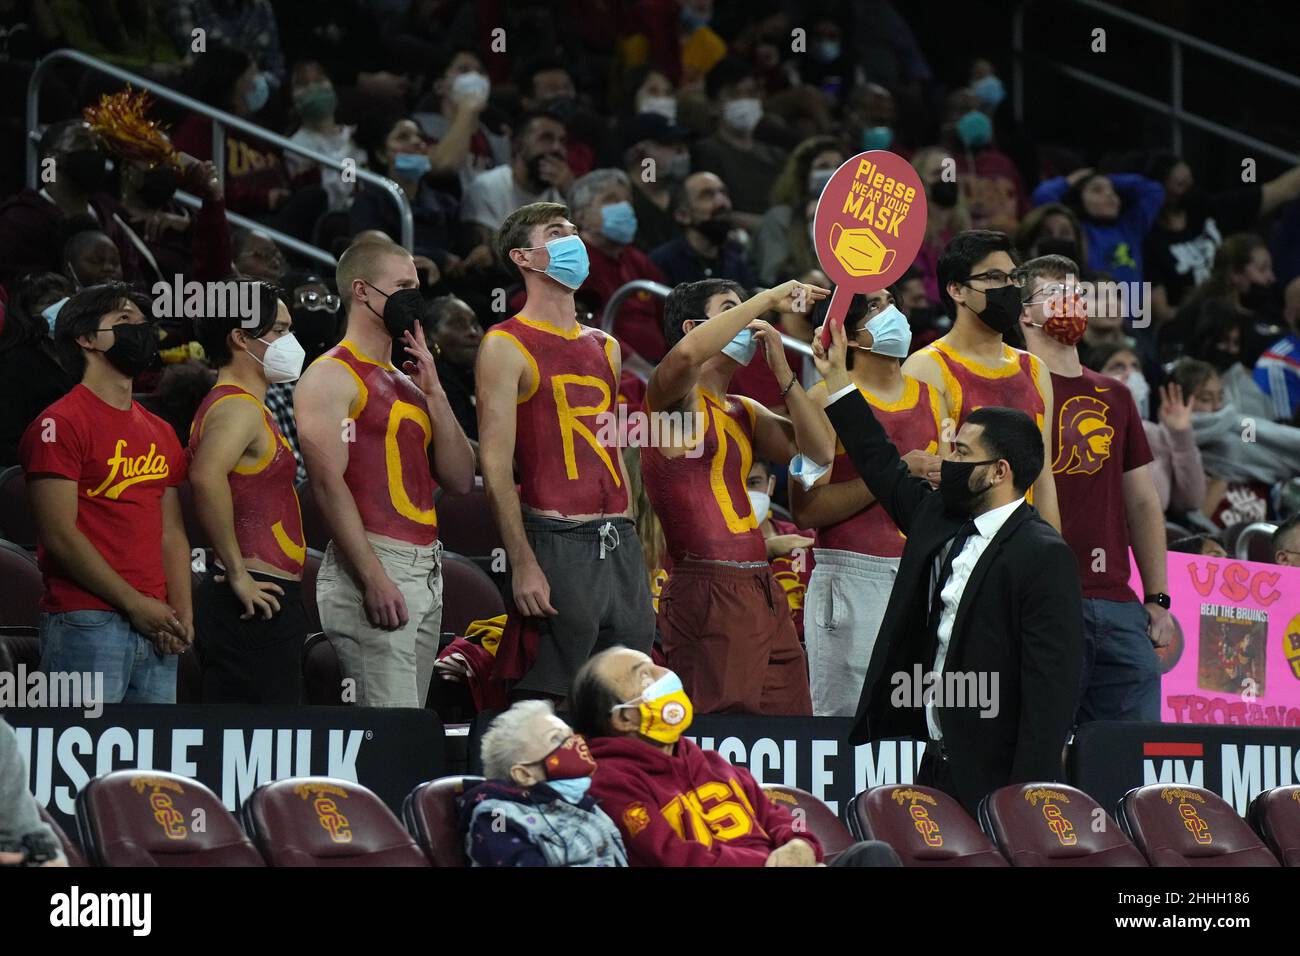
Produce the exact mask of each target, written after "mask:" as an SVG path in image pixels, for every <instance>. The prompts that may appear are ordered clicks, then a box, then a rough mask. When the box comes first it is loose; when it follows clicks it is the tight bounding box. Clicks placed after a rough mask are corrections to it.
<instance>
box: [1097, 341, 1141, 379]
mask: <svg viewBox="0 0 1300 956" xmlns="http://www.w3.org/2000/svg"><path fill="white" fill-rule="evenodd" d="M1120 352H1132V353H1133V354H1134V355H1137V354H1138V351H1137V349H1135V348H1134V347H1133V346H1131V345H1129V344H1128V343H1127V342H1102V343H1101V344H1100V345H1095V346H1093V347H1092V348H1090V349H1088V350H1087V351H1086V352H1085V353H1084V354H1083V364H1084V365H1086V366H1088V368H1090V369H1092V370H1093V371H1094V372H1100V371H1101V370H1102V369H1103V368H1105V367H1106V363H1107V362H1109V361H1110V360H1111V359H1112V358H1114V357H1115V356H1116V355H1118V354H1119V353H1120Z"/></svg>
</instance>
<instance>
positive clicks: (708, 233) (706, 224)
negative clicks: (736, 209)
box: [691, 215, 731, 246]
mask: <svg viewBox="0 0 1300 956" xmlns="http://www.w3.org/2000/svg"><path fill="white" fill-rule="evenodd" d="M691 228H692V229H694V230H695V231H696V232H698V233H699V234H700V235H701V236H703V237H704V238H705V239H707V240H708V241H709V242H711V243H713V245H715V246H720V245H722V244H723V243H724V242H726V241H727V235H728V234H729V233H730V232H731V217H730V216H726V215H723V216H714V217H713V218H712V219H705V220H704V221H703V222H697V223H695V224H694V225H692V226H691Z"/></svg>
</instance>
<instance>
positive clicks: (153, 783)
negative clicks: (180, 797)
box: [131, 777, 190, 840]
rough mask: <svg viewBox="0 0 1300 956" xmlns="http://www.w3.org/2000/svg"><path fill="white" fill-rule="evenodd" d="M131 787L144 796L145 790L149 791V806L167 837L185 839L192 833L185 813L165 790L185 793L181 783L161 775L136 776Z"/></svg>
mask: <svg viewBox="0 0 1300 956" xmlns="http://www.w3.org/2000/svg"><path fill="white" fill-rule="evenodd" d="M131 787H132V789H134V790H135V792H136V793H139V794H141V795H142V796H143V795H144V792H145V790H148V791H149V808H150V809H151V810H152V811H153V818H154V820H155V821H156V822H157V824H158V826H160V827H162V831H163V833H165V834H166V835H167V839H169V840H184V839H185V838H186V837H187V836H189V835H190V831H189V829H188V828H187V827H186V826H185V815H184V814H183V813H181V812H180V811H179V810H177V809H176V807H175V805H174V804H173V803H172V798H171V795H170V794H167V793H164V792H163V791H164V790H170V791H172V792H173V793H177V794H184V793H185V789H184V788H183V787H182V786H181V785H180V784H179V783H175V782H174V781H171V780H164V779H161V778H159V777H136V778H135V779H134V780H132V781H131Z"/></svg>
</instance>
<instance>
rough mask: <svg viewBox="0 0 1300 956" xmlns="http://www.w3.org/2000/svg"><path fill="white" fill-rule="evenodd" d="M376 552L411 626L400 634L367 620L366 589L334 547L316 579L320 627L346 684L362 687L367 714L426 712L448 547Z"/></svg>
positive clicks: (382, 547) (359, 696) (382, 546)
mask: <svg viewBox="0 0 1300 956" xmlns="http://www.w3.org/2000/svg"><path fill="white" fill-rule="evenodd" d="M370 546H371V547H372V548H373V549H374V551H375V557H377V558H378V559H379V563H380V564H382V565H383V566H384V570H385V571H386V572H388V576H389V577H390V578H392V580H393V584H395V585H396V586H397V589H398V590H399V591H401V592H402V597H403V599H404V600H405V601H406V613H407V620H406V626H405V627H402V628H399V629H397V630H395V631H387V630H384V629H383V628H378V627H374V626H373V625H371V623H370V622H369V621H368V620H367V619H366V609H365V605H364V603H363V599H364V597H365V588H364V587H363V586H362V584H361V581H360V579H359V578H358V577H357V575H356V571H355V570H354V569H353V568H352V567H351V566H350V565H349V564H348V563H347V562H346V560H345V559H344V557H343V555H342V554H341V553H340V552H339V551H338V550H336V549H335V547H334V542H332V541H331V542H330V544H329V547H328V548H326V549H325V560H324V561H322V562H321V566H320V572H319V574H318V575H317V577H316V606H317V608H318V609H319V611H320V622H321V627H322V628H323V629H324V631H325V636H326V637H327V638H329V642H330V644H331V645H333V647H334V651H335V653H337V654H338V656H339V664H340V665H341V666H342V669H343V677H344V679H350V680H353V681H355V682H356V688H355V689H356V702H357V703H358V704H360V705H362V706H366V707H423V706H424V702H425V699H426V698H427V696H428V693H429V680H430V678H431V677H432V676H433V663H434V660H435V659H436V658H437V655H438V638H439V636H440V632H441V628H442V543H441V542H438V541H435V542H434V543H433V544H432V545H430V546H429V547H423V548H421V547H415V546H414V545H411V546H401V547H399V546H396V545H393V544H391V543H380V542H378V541H375V540H374V539H373V538H371V540H370Z"/></svg>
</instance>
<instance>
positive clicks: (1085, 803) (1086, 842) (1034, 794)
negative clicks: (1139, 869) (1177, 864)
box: [979, 783, 1147, 866]
mask: <svg viewBox="0 0 1300 956" xmlns="http://www.w3.org/2000/svg"><path fill="white" fill-rule="evenodd" d="M1099 810H1101V807H1100V806H1099V805H1098V804H1097V801H1095V800H1093V799H1092V797H1090V796H1088V795H1087V794H1086V793H1084V792H1083V791H1082V790H1077V789H1075V788H1074V787H1067V786H1066V785H1065V784H1063V783H1017V784H1012V785H1011V786H1008V787H1002V788H1001V789H999V790H995V791H993V792H992V793H990V794H989V795H988V796H986V797H985V798H984V799H983V800H981V801H980V805H979V823H980V826H981V827H983V829H984V832H985V833H987V834H988V835H989V836H990V837H992V838H993V843H994V844H995V845H996V846H997V848H998V849H999V850H1000V851H1001V852H1002V855H1003V856H1005V857H1006V858H1007V859H1008V860H1009V861H1010V862H1011V865H1012V866H1146V865H1147V861H1146V858H1145V857H1143V856H1142V854H1141V853H1140V852H1139V851H1138V849H1137V847H1135V846H1134V845H1133V844H1132V843H1130V842H1129V840H1128V837H1126V836H1125V835H1124V832H1123V831H1122V830H1121V829H1120V828H1119V824H1117V823H1116V822H1115V821H1114V820H1113V819H1111V818H1110V817H1109V816H1106V817H1105V826H1104V829H1102V830H1100V831H1098V830H1097V828H1096V825H1095V821H1097V820H1098V819H1099V817H1098V816H1097V811H1099Z"/></svg>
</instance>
